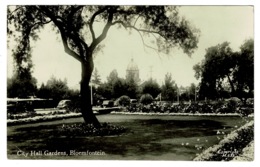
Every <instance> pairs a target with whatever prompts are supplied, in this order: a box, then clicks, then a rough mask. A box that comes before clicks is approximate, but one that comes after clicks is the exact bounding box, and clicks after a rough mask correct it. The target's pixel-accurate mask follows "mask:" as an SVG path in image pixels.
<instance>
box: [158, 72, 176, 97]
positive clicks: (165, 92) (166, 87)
mask: <svg viewBox="0 0 260 167" xmlns="http://www.w3.org/2000/svg"><path fill="white" fill-rule="evenodd" d="M177 91H178V87H177V84H175V81H174V80H172V75H171V73H167V74H166V75H165V79H164V84H163V85H162V99H163V100H167V101H173V100H174V98H175V97H177Z"/></svg>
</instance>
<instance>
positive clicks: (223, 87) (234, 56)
mask: <svg viewBox="0 0 260 167" xmlns="http://www.w3.org/2000/svg"><path fill="white" fill-rule="evenodd" d="M193 69H194V70H195V77H196V78H197V79H199V78H201V83H200V95H201V96H204V97H209V98H213V99H214V98H217V97H223V96H226V95H225V94H226V92H227V86H229V90H230V91H229V93H230V95H231V96H237V97H239V98H240V99H241V100H243V101H245V100H246V98H247V97H250V96H252V92H253V89H254V87H253V86H254V85H253V84H254V81H253V80H254V41H253V40H252V39H250V40H246V41H245V42H244V44H243V45H242V46H241V47H240V51H239V52H234V51H232V49H231V48H230V47H229V43H228V42H224V43H222V44H219V45H216V46H213V47H210V48H208V49H207V50H206V55H205V59H204V60H202V62H201V63H199V64H197V65H195V66H194V68H193Z"/></svg>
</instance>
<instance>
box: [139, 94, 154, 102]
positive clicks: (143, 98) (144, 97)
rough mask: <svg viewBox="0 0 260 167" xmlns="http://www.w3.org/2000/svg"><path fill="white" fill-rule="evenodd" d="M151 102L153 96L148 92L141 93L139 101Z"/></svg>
mask: <svg viewBox="0 0 260 167" xmlns="http://www.w3.org/2000/svg"><path fill="white" fill-rule="evenodd" d="M152 102H153V96H152V95H150V94H148V93H147V94H144V95H142V96H141V98H140V103H142V104H144V105H147V104H151V103H152Z"/></svg>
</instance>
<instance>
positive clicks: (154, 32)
mask: <svg viewBox="0 0 260 167" xmlns="http://www.w3.org/2000/svg"><path fill="white" fill-rule="evenodd" d="M115 24H121V25H122V26H124V27H125V28H132V29H135V30H136V31H142V32H146V33H153V34H158V35H160V36H161V34H160V32H159V31H152V30H146V29H140V28H137V27H135V26H132V25H127V24H125V23H124V22H123V21H115V22H113V23H112V25H115Z"/></svg>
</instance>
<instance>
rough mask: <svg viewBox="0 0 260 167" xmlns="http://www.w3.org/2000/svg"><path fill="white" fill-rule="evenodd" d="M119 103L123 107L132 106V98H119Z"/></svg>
mask: <svg viewBox="0 0 260 167" xmlns="http://www.w3.org/2000/svg"><path fill="white" fill-rule="evenodd" d="M118 103H119V105H121V106H127V105H129V104H130V97H128V96H126V95H123V96H121V97H119V99H118Z"/></svg>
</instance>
